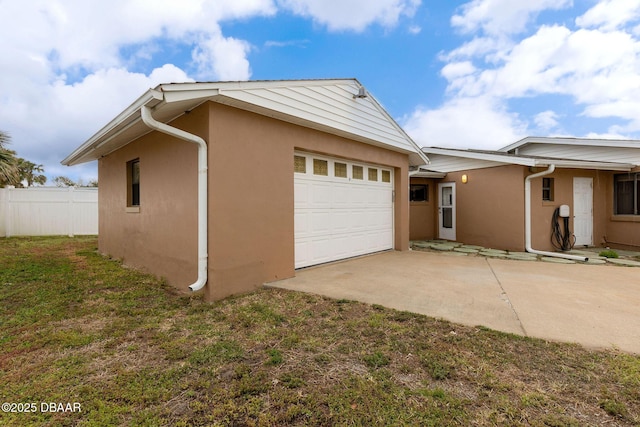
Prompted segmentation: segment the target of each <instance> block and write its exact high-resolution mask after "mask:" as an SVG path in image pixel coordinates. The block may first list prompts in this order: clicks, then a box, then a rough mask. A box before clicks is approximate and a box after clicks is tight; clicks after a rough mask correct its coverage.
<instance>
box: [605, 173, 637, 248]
mask: <svg viewBox="0 0 640 427" xmlns="http://www.w3.org/2000/svg"><path fill="white" fill-rule="evenodd" d="M638 172H640V167H638V168H635V169H634V170H633V171H632V173H638ZM613 175H614V174H613V173H612V174H610V175H609V177H608V181H607V184H606V188H607V190H608V193H607V208H606V216H607V218H606V235H605V239H604V240H605V242H606V243H605V245H606V246H609V247H613V248H621V249H630V250H636V251H637V250H640V216H636V215H613V212H614V207H613V199H614V197H613Z"/></svg>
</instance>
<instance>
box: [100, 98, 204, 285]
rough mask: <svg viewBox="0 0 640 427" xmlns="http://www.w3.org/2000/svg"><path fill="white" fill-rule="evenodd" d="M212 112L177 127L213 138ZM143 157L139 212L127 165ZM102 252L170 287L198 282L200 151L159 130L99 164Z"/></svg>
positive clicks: (194, 115)
mask: <svg viewBox="0 0 640 427" xmlns="http://www.w3.org/2000/svg"><path fill="white" fill-rule="evenodd" d="M207 116H208V108H206V107H204V108H203V107H201V108H198V109H196V110H194V111H193V112H191V114H189V115H186V116H184V117H182V118H180V119H179V120H177V121H176V122H175V123H173V124H174V125H175V126H177V127H181V128H185V129H186V128H188V129H189V130H190V131H191V132H194V133H197V134H198V135H200V136H203V137H207V136H208V126H207V122H206V118H207ZM136 158H139V159H140V212H137V213H129V212H126V206H127V174H126V163H127V162H128V161H130V160H133V159H136ZM98 179H99V182H100V191H99V237H98V246H99V250H100V252H102V253H104V254H108V255H111V256H113V257H115V258H119V259H122V261H123V262H124V264H125V265H130V266H133V267H137V268H139V269H142V270H144V271H147V272H150V273H153V274H155V275H157V276H161V277H165V278H166V279H167V280H168V281H169V282H170V283H174V284H180V285H181V286H187V285H189V284H191V283H193V282H194V281H195V279H196V278H197V239H196V233H197V211H196V209H197V199H196V198H197V148H196V146H195V144H191V143H188V142H184V141H177V140H175V139H173V138H170V137H169V136H167V135H164V134H159V133H157V132H154V133H150V134H147V135H145V136H143V137H142V138H140V139H138V140H137V141H134V142H132V143H130V144H128V145H127V146H125V147H123V148H122V149H120V150H117V151H115V152H114V153H111V154H109V155H108V156H105V157H103V158H102V159H100V160H99V161H98Z"/></svg>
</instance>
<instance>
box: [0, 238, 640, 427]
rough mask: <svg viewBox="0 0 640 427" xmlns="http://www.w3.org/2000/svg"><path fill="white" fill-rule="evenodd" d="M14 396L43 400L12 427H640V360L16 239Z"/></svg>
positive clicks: (2, 384) (5, 350) (9, 389)
mask: <svg viewBox="0 0 640 427" xmlns="http://www.w3.org/2000/svg"><path fill="white" fill-rule="evenodd" d="M0 401H1V402H9V403H16V404H23V405H22V407H21V408H19V407H18V405H14V408H13V409H16V410H18V409H22V410H24V409H25V408H26V409H34V407H33V406H25V405H24V404H29V405H30V404H32V403H33V404H35V409H37V410H36V411H35V412H29V413H17V412H13V413H12V412H0V425H3V426H7V425H9V426H26V425H52V426H57V425H91V426H107V425H135V426H138V425H142V426H144V425H149V426H156V425H171V426H181V425H184V426H186V425H220V426H230V425H236V426H245V425H256V426H283V425H300V426H307V425H321V426H333V425H345V426H378V425H389V426H401V425H407V426H412V425H415V426H447V425H461V426H468V425H478V426H483V425H487V426H493V425H533V426H587V425H609V426H612V425H620V426H638V425H640V357H639V356H633V355H629V354H625V353H621V352H616V351H592V350H587V349H584V348H582V347H579V346H575V345H568V344H558V343H550V342H546V341H542V340H536V339H529V338H522V337H518V336H514V335H509V334H504V333H499V332H495V331H491V330H488V329H486V328H481V327H476V328H472V327H465V326H460V325H455V324H452V323H448V322H445V321H441V320H436V319H433V318H429V317H426V316H421V315H416V314H411V313H407V312H399V311H395V310H391V309H387V308H383V307H380V306H375V305H374V306H371V305H366V304H361V303H356V302H352V301H344V300H331V299H328V298H323V297H319V296H314V295H306V294H301V293H295V292H288V291H283V290H275V289H265V290H261V291H259V292H255V293H253V294H249V295H243V296H238V297H235V298H230V299H227V300H224V301H222V302H218V303H214V304H210V303H206V302H204V301H203V300H202V299H201V297H199V296H185V295H181V294H178V293H177V292H176V291H174V290H173V289H172V288H171V287H169V286H167V285H165V284H164V283H163V282H162V281H161V280H158V279H156V278H154V277H151V276H148V275H144V274H141V273H139V272H136V271H133V270H131V269H127V268H123V267H122V266H121V264H120V263H118V262H117V261H114V260H109V259H105V258H103V257H101V256H100V255H98V254H97V252H96V239H95V238H75V239H69V238H62V237H60V238H58V237H56V238H10V239H0ZM41 402H47V403H49V402H50V403H62V404H64V405H66V404H67V403H70V404H71V405H73V404H74V403H78V404H80V407H81V411H80V412H78V411H75V412H72V411H67V412H60V411H58V412H51V411H45V412H43V411H42V410H41V409H42V407H41V405H42V403H41ZM47 406H48V405H47ZM56 408H57V409H59V408H58V407H56ZM71 408H73V407H72V406H71ZM9 409H12V408H9ZM45 409H47V408H45ZM64 409H69V407H65V408H64Z"/></svg>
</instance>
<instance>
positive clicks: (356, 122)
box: [62, 79, 429, 166]
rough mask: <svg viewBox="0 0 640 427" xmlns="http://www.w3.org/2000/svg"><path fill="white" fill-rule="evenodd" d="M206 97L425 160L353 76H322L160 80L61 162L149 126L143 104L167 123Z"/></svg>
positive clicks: (87, 155)
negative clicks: (205, 80)
mask: <svg viewBox="0 0 640 427" xmlns="http://www.w3.org/2000/svg"><path fill="white" fill-rule="evenodd" d="M208 101H212V102H219V103H221V104H225V105H229V106H232V107H235V108H239V109H243V110H247V111H251V112H254V113H258V114H262V115H265V116H269V117H273V118H276V119H279V120H283V121H286V122H290V123H294V124H297V125H300V126H304V127H308V128H311V129H316V130H320V131H323V132H327V133H331V134H334V135H338V136H342V137H346V138H349V139H352V140H356V141H360V142H364V143H366V144H371V145H376V146H379V147H384V148H387V149H390V150H393V151H398V152H403V153H407V154H409V161H410V164H411V165H414V166H416V165H423V164H426V163H428V161H429V160H428V158H427V157H426V155H425V154H424V153H423V152H421V151H420V148H419V147H418V145H417V144H416V143H415V142H414V141H413V140H412V139H411V138H410V137H409V136H408V135H407V134H406V133H405V132H404V130H403V129H402V128H401V127H400V126H399V125H398V124H397V123H396V122H395V120H393V118H391V116H390V115H389V114H388V113H387V112H386V110H385V109H384V108H383V107H382V105H381V104H380V103H379V102H378V101H377V100H376V99H375V98H374V97H373V96H372V95H371V94H369V93H367V92H366V90H365V89H364V87H363V86H362V85H361V84H360V82H359V81H358V80H356V79H322V80H262V81H244V82H212V83H170V84H161V85H158V86H157V87H156V88H154V89H149V90H148V91H147V92H145V93H144V94H143V95H142V96H141V97H139V98H138V99H137V100H136V101H135V102H133V103H132V104H131V105H130V106H129V107H127V108H126V109H125V110H124V111H122V112H121V113H120V114H119V115H118V116H116V117H115V118H114V119H113V120H111V121H110V122H109V123H108V124H107V125H105V126H104V127H103V128H102V129H100V130H99V131H98V132H97V133H96V134H95V135H93V136H92V137H91V138H89V139H88V140H87V141H86V142H85V143H84V144H82V145H81V146H80V147H78V148H77V149H76V150H74V151H73V152H72V153H71V154H70V155H69V156H67V157H66V158H65V159H64V160H63V161H62V164H64V165H68V166H71V165H76V164H80V163H84V162H89V161H92V160H96V159H99V158H100V157H103V156H105V155H107V154H109V153H111V152H113V151H115V150H117V149H119V148H121V147H123V146H125V145H126V144H128V143H130V142H132V141H133V140H135V139H137V138H139V137H141V136H143V135H145V134H147V133H149V132H151V130H150V129H149V128H148V127H147V126H146V125H145V124H144V123H143V122H142V119H141V117H140V109H141V107H142V106H143V105H147V106H149V107H151V108H152V109H153V115H154V118H155V119H156V120H158V121H160V122H163V123H168V122H170V121H172V120H174V119H176V118H177V117H179V116H181V115H183V114H185V113H186V112H189V111H191V110H193V109H194V108H196V107H197V106H199V105H201V104H203V103H205V102H208Z"/></svg>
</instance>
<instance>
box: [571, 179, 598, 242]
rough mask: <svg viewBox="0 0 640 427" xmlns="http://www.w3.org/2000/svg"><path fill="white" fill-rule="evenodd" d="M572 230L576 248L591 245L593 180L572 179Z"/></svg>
mask: <svg viewBox="0 0 640 427" xmlns="http://www.w3.org/2000/svg"><path fill="white" fill-rule="evenodd" d="M573 228H574V230H573V234H574V235H575V236H576V243H575V245H576V246H592V245H593V178H577V177H576V178H573Z"/></svg>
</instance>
